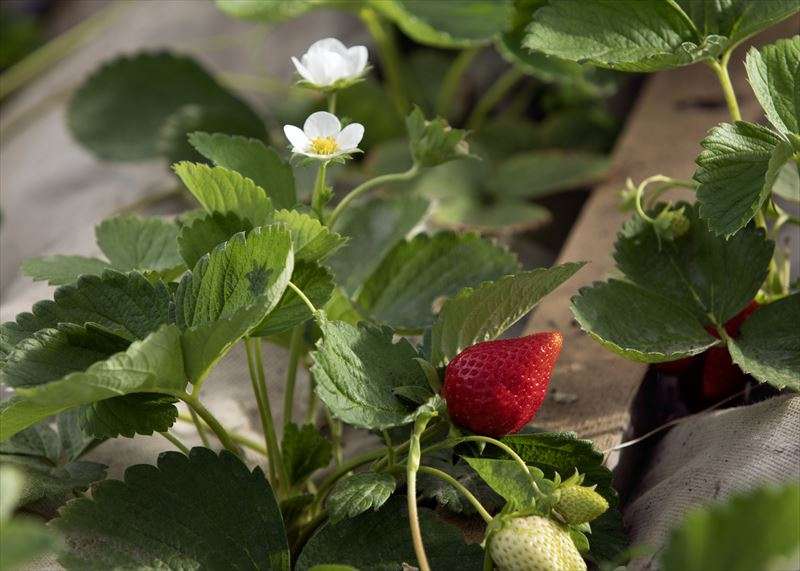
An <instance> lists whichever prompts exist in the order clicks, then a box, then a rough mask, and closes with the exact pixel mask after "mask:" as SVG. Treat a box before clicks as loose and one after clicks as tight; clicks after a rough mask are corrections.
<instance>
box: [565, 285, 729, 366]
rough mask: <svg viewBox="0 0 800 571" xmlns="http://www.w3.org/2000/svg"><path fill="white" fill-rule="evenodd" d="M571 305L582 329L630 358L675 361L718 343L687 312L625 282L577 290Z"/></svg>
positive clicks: (643, 361)
mask: <svg viewBox="0 0 800 571" xmlns="http://www.w3.org/2000/svg"><path fill="white" fill-rule="evenodd" d="M571 309H572V314H573V315H574V316H575V319H576V320H577V321H578V323H579V324H580V326H581V328H582V329H583V330H584V331H586V332H587V333H588V334H589V335H591V336H592V337H593V338H594V339H595V340H596V341H598V342H599V343H601V344H602V345H604V346H605V347H606V348H608V349H610V350H611V351H613V352H614V353H617V354H618V355H621V356H623V357H625V358H626V359H630V360H631V361H639V362H642V363H661V362H665V361H675V360H676V359H682V358H683V357H689V356H691V355H698V354H700V353H702V352H703V351H705V350H706V349H708V348H709V347H712V346H714V345H716V344H717V340H716V339H715V338H714V337H712V336H711V335H709V334H708V332H706V330H705V329H704V328H703V325H702V324H701V323H700V322H699V321H698V320H697V318H696V317H695V316H694V315H693V314H692V313H691V311H689V310H687V309H684V308H683V307H682V306H681V305H678V304H676V303H674V302H672V301H670V300H669V299H667V298H665V297H662V296H661V295H659V294H657V293H654V292H651V291H649V290H646V289H644V288H641V287H639V286H637V285H635V284H632V283H629V282H624V281H620V280H613V279H612V280H609V281H607V282H596V283H595V284H594V285H592V286H591V287H585V288H581V290H580V291H579V292H578V295H576V296H575V297H573V298H572V304H571Z"/></svg>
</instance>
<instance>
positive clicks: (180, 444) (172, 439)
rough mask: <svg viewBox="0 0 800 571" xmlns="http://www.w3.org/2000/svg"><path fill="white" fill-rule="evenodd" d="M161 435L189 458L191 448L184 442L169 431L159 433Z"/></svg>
mask: <svg viewBox="0 0 800 571" xmlns="http://www.w3.org/2000/svg"><path fill="white" fill-rule="evenodd" d="M159 434H160V435H161V436H163V437H164V438H166V439H167V440H169V441H170V442H171V443H172V444H173V446H175V448H177V449H178V450H180V451H181V452H183V453H184V454H186V455H187V456H188V455H189V448H188V447H187V446H186V445H185V444H184V443H183V442H181V440H180V438H178V437H177V436H175V435H174V434H170V433H169V432H167V431H164V432H159Z"/></svg>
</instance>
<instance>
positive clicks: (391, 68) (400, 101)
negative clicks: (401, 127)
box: [358, 8, 408, 115]
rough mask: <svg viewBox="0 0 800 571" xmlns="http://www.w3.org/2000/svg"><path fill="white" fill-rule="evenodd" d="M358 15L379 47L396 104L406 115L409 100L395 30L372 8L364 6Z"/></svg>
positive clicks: (383, 67) (387, 80) (401, 112)
mask: <svg viewBox="0 0 800 571" xmlns="http://www.w3.org/2000/svg"><path fill="white" fill-rule="evenodd" d="M358 15H359V17H360V18H361V21H362V22H364V25H365V26H366V28H367V31H368V32H369V33H370V35H371V36H372V38H373V40H375V45H376V46H377V47H378V52H379V53H380V58H381V64H382V70H383V73H384V75H385V76H386V84H387V86H388V88H389V95H390V97H391V98H392V101H393V103H394V106H395V108H396V109H397V111H398V112H399V113H400V114H401V115H405V114H406V113H407V112H408V101H407V99H406V92H405V89H404V88H403V71H402V66H401V63H400V62H401V59H400V51H399V50H398V48H397V40H396V39H395V35H394V30H393V29H392V28H391V27H390V25H388V24H387V23H386V22H385V21H384V19H383V18H382V17H381V16H380V15H379V14H378V13H377V12H376V11H375V10H373V9H372V8H363V9H362V10H361V11H360V12H359V13H358Z"/></svg>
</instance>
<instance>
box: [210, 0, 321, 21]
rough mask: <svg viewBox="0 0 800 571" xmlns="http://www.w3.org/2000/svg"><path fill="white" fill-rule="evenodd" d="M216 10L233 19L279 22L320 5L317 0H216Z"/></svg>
mask: <svg viewBox="0 0 800 571" xmlns="http://www.w3.org/2000/svg"><path fill="white" fill-rule="evenodd" d="M216 5H217V8H219V9H220V10H221V11H222V12H224V13H225V14H227V15H228V16H231V17H233V18H239V19H240V20H253V21H256V22H281V21H283V20H290V19H292V18H297V17H298V16H300V15H302V14H304V13H305V12H307V11H309V10H312V9H314V8H316V7H318V6H320V5H322V2H319V0H270V1H269V2H259V1H253V0H251V1H249V2H242V0H216Z"/></svg>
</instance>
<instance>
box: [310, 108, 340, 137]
mask: <svg viewBox="0 0 800 571" xmlns="http://www.w3.org/2000/svg"><path fill="white" fill-rule="evenodd" d="M341 130H342V124H341V123H340V122H339V119H337V118H336V115H333V114H332V113H328V112H327V111H317V112H316V113H312V114H311V115H309V116H308V119H306V122H305V123H304V124H303V131H304V132H305V134H306V137H308V138H309V139H316V138H317V137H335V136H336V135H338V134H339V131H341Z"/></svg>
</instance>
